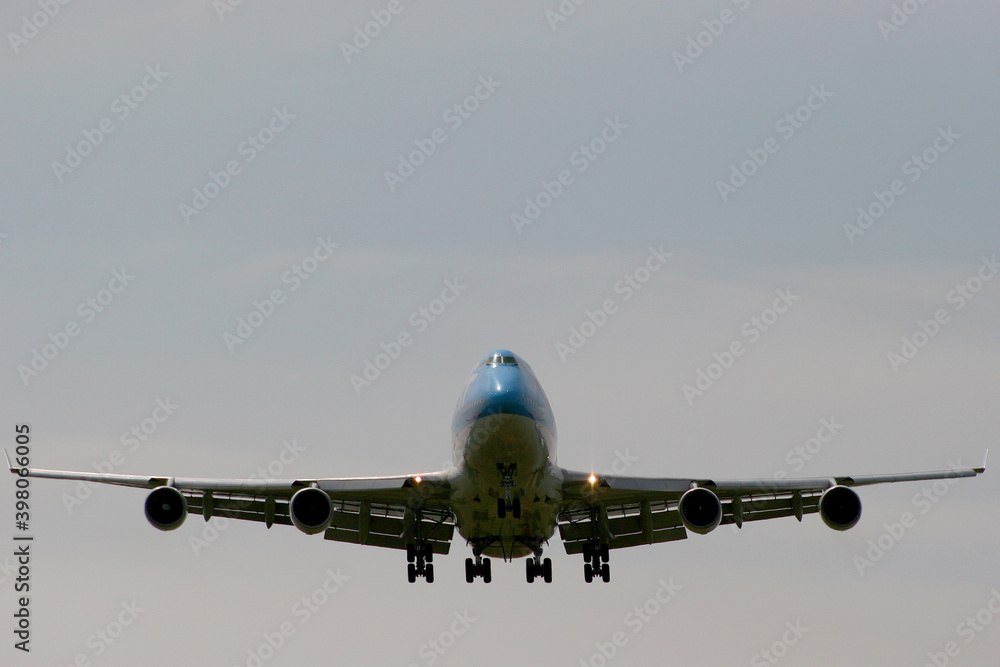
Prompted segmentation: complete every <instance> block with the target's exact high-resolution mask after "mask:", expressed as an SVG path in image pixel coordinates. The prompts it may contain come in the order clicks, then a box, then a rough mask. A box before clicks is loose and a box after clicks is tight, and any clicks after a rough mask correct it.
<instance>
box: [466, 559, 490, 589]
mask: <svg viewBox="0 0 1000 667" xmlns="http://www.w3.org/2000/svg"><path fill="white" fill-rule="evenodd" d="M476 577H482V578H483V582H484V583H487V584H488V583H490V582H491V581H493V571H492V568H491V567H490V559H489V558H483V557H482V556H478V555H477V556H476V559H475V560H473V559H471V558H466V559H465V581H466V582H468V583H470V584H471V583H472V582H473V581H475V580H476Z"/></svg>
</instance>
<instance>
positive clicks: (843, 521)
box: [819, 486, 861, 530]
mask: <svg viewBox="0 0 1000 667" xmlns="http://www.w3.org/2000/svg"><path fill="white" fill-rule="evenodd" d="M819 515H820V516H821V517H823V523H825V524H826V525H828V526H830V528H833V529H834V530H847V529H849V528H853V527H854V525H855V524H856V523H857V522H858V519H860V518H861V498H858V494H856V493H855V492H854V490H853V489H849V488H847V487H846V486H831V487H830V488H829V489H827V490H826V491H824V492H823V495H822V496H820V497H819Z"/></svg>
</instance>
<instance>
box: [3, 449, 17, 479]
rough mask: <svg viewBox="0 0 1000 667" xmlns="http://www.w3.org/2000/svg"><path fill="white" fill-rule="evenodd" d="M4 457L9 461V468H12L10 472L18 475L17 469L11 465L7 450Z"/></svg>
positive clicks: (4, 451)
mask: <svg viewBox="0 0 1000 667" xmlns="http://www.w3.org/2000/svg"><path fill="white" fill-rule="evenodd" d="M3 457H4V459H6V460H7V467H8V468H10V471H11V472H12V473H14V474H15V475H16V474H17V468H15V467H14V466H12V465H11V464H10V457H9V456H7V449H6V448H4V450H3Z"/></svg>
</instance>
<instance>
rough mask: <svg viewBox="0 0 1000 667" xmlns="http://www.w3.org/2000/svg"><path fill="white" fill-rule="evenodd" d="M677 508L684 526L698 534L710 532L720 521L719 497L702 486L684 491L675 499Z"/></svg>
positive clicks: (720, 504) (720, 506) (720, 505)
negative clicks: (679, 497)
mask: <svg viewBox="0 0 1000 667" xmlns="http://www.w3.org/2000/svg"><path fill="white" fill-rule="evenodd" d="M677 509H678V511H679V512H680V514H681V522H682V523H683V524H684V527H685V528H687V529H688V530H690V531H692V532H695V533H698V534H699V535H704V534H705V533H710V532H712V531H713V530H715V528H716V526H718V525H719V522H720V521H722V503H721V502H719V497H718V496H717V495H715V494H714V493H712V492H711V491H710V490H709V489H706V488H704V487H695V488H693V489H688V490H687V491H685V492H684V495H682V496H681V499H680V500H679V501H677Z"/></svg>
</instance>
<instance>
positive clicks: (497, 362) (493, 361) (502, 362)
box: [483, 354, 517, 366]
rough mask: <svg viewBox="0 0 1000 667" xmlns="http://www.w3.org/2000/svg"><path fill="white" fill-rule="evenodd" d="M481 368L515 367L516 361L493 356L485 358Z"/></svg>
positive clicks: (499, 355) (510, 358)
mask: <svg viewBox="0 0 1000 667" xmlns="http://www.w3.org/2000/svg"><path fill="white" fill-rule="evenodd" d="M483 366H517V359H515V358H514V357H505V356H503V355H501V354H494V355H493V356H490V357H486V361H484V362H483Z"/></svg>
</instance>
